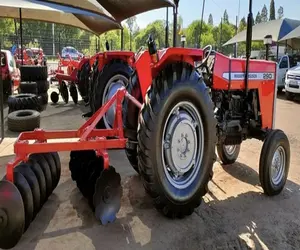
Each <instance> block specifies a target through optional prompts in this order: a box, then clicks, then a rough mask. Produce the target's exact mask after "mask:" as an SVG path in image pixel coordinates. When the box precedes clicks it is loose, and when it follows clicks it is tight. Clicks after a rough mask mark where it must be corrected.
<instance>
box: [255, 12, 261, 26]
mask: <svg viewBox="0 0 300 250" xmlns="http://www.w3.org/2000/svg"><path fill="white" fill-rule="evenodd" d="M259 23H261V15H260V12H257V15H256V18H255V24H259Z"/></svg>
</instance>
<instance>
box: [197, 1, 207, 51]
mask: <svg viewBox="0 0 300 250" xmlns="http://www.w3.org/2000/svg"><path fill="white" fill-rule="evenodd" d="M204 8H205V0H203V6H202V15H201V23H200V34H199V42H198V48H201V35H202V27H203V16H204Z"/></svg>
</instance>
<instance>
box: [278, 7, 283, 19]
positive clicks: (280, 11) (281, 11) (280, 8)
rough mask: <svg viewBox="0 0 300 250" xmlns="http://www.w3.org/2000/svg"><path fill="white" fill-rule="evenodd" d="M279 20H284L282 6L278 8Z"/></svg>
mask: <svg viewBox="0 0 300 250" xmlns="http://www.w3.org/2000/svg"><path fill="white" fill-rule="evenodd" d="M277 18H278V19H282V18H283V7H282V6H280V7H279V8H278V11H277Z"/></svg>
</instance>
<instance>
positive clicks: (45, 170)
mask: <svg viewBox="0 0 300 250" xmlns="http://www.w3.org/2000/svg"><path fill="white" fill-rule="evenodd" d="M29 159H33V160H35V161H36V162H37V163H38V164H39V165H40V167H41V169H42V171H43V173H44V175H45V180H46V194H47V195H46V196H47V198H48V197H49V196H50V195H51V194H52V191H53V189H52V174H51V170H50V166H49V164H48V162H47V160H46V159H45V157H44V156H43V155H42V154H31V155H30V156H29Z"/></svg>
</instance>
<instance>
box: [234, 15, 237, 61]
mask: <svg viewBox="0 0 300 250" xmlns="http://www.w3.org/2000/svg"><path fill="white" fill-rule="evenodd" d="M237 33H238V16H236V18H235V34H236V35H237ZM237 48H238V44H237V43H235V46H234V57H235V58H237V55H238V51H237Z"/></svg>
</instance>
